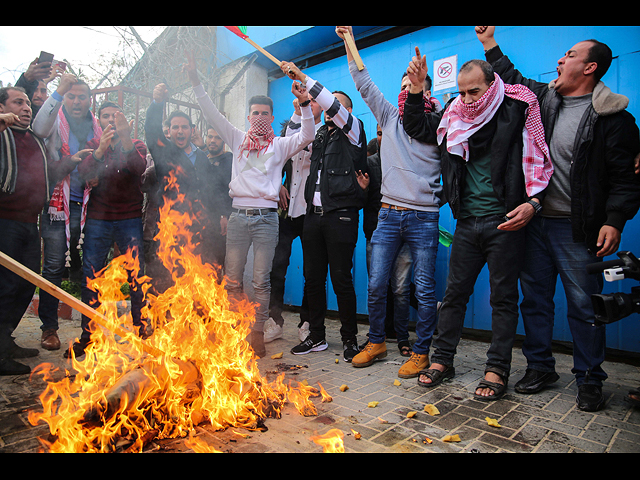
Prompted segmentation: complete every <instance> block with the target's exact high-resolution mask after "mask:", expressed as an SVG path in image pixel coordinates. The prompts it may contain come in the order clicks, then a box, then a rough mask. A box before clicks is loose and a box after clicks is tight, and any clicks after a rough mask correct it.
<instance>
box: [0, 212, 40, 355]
mask: <svg viewBox="0 0 640 480" xmlns="http://www.w3.org/2000/svg"><path fill="white" fill-rule="evenodd" d="M0 231H2V235H0V251H1V252H2V253H4V254H6V255H8V256H9V257H11V258H13V259H14V260H15V261H17V262H18V263H21V264H22V265H24V266H25V267H27V268H29V269H30V270H32V271H34V272H35V273H37V274H40V252H41V250H40V233H39V232H38V225H37V224H35V223H22V222H16V221H13V220H3V219H0ZM35 291H36V287H35V285H33V284H32V283H30V282H28V281H27V280H23V279H22V278H21V277H19V276H18V275H16V274H15V273H13V272H11V271H9V270H7V269H6V268H4V267H2V266H0V358H6V353H7V352H8V350H9V349H10V348H11V347H12V345H13V339H12V338H11V335H13V331H14V330H15V329H16V327H17V326H18V324H19V323H20V320H22V317H23V316H24V314H25V313H26V311H27V309H28V308H29V303H31V299H32V298H33V294H34V293H35Z"/></svg>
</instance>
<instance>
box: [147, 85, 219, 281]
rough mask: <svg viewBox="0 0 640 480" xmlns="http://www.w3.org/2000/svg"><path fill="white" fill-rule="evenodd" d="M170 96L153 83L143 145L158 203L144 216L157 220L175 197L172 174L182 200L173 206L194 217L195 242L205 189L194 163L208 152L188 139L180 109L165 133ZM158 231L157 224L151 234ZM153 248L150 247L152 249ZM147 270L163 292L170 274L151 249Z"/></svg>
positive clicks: (186, 120)
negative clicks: (151, 166) (151, 164)
mask: <svg viewBox="0 0 640 480" xmlns="http://www.w3.org/2000/svg"><path fill="white" fill-rule="evenodd" d="M168 99H169V90H168V88H167V86H166V85H165V84H164V83H161V84H158V85H156V87H155V88H154V90H153V102H152V103H151V105H150V106H149V109H148V110H147V118H146V121H145V135H146V144H147V148H148V149H149V152H150V153H151V156H152V157H153V162H154V165H155V174H156V178H157V179H158V183H157V187H158V190H157V193H158V205H157V209H155V211H154V212H148V213H147V215H151V216H154V217H155V221H154V223H155V224H156V225H157V223H158V220H159V218H158V214H159V209H160V208H162V206H163V205H164V204H165V202H166V201H167V200H168V199H170V200H176V199H177V197H178V192H176V191H166V187H167V185H168V184H169V181H170V178H171V176H172V175H173V176H175V178H176V183H177V184H178V188H179V193H180V195H184V196H185V200H184V201H183V202H180V203H179V204H176V205H174V207H173V208H176V209H180V210H181V211H183V212H188V213H189V215H190V216H191V218H192V220H193V226H192V227H191V233H192V235H193V242H194V243H195V244H199V243H201V234H202V225H201V224H200V222H199V221H198V219H199V218H201V217H202V215H203V214H204V213H205V207H204V200H203V198H204V192H205V190H206V188H207V186H206V184H204V183H203V181H202V179H201V178H200V174H199V172H198V169H197V167H196V165H199V164H202V163H205V162H208V159H207V154H206V153H205V152H203V151H202V150H200V149H199V148H197V147H196V146H195V145H194V144H193V143H192V141H191V136H192V134H193V126H192V123H191V119H190V118H189V116H188V115H187V114H186V113H184V112H182V111H179V110H176V111H174V112H172V113H170V114H169V117H168V118H167V122H166V123H167V125H168V132H167V134H166V135H165V131H164V128H163V115H164V109H165V104H166V102H167V100H168ZM156 233H157V227H156V229H155V231H154V234H153V237H155V234H156ZM152 250H153V248H152ZM150 257H151V259H150V262H149V263H150V267H151V268H150V269H148V271H147V275H148V276H149V277H151V279H152V288H153V289H154V290H155V293H161V292H163V291H165V290H166V289H167V288H168V287H169V286H170V285H171V282H172V280H171V274H170V273H169V271H168V270H167V269H166V268H165V267H164V266H163V265H162V262H161V261H160V260H159V259H158V258H157V256H156V255H155V254H154V252H153V251H151V254H150Z"/></svg>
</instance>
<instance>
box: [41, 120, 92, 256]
mask: <svg viewBox="0 0 640 480" xmlns="http://www.w3.org/2000/svg"><path fill="white" fill-rule="evenodd" d="M89 115H91V120H92V123H93V136H94V138H98V139H99V138H100V137H101V136H102V128H100V124H99V123H98V121H97V120H96V118H95V117H94V116H93V115H92V114H89ZM58 131H59V132H60V139H61V140H62V147H61V148H60V158H62V157H65V156H68V155H71V149H70V147H69V136H70V133H71V127H70V126H69V121H68V120H67V117H66V115H65V114H64V111H63V108H61V109H60V112H59V113H58ZM80 147H82V145H81V146H80ZM70 191H71V175H67V177H66V178H64V179H63V180H62V181H61V182H59V183H58V184H57V185H56V188H55V189H54V191H53V195H52V196H51V201H50V202H49V216H50V217H51V220H52V221H54V220H64V222H65V233H66V237H67V252H66V253H65V257H66V263H65V267H66V268H69V267H71V228H70V219H69V215H70V212H69V200H70V198H71V195H70ZM90 193H91V187H90V186H89V185H88V184H85V188H84V194H83V197H82V215H81V217H80V240H79V241H78V250H80V249H81V248H82V244H83V243H84V225H85V223H86V221H87V204H88V203H89V196H90Z"/></svg>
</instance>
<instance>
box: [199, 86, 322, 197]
mask: <svg viewBox="0 0 640 480" xmlns="http://www.w3.org/2000/svg"><path fill="white" fill-rule="evenodd" d="M193 92H194V93H195V94H196V98H197V100H198V103H199V104H200V108H202V113H203V114H204V117H205V119H206V120H207V122H209V125H211V127H213V128H214V129H215V130H216V132H218V135H220V137H221V138H222V139H223V140H224V142H225V143H226V144H227V145H228V146H229V148H230V149H231V152H232V153H233V168H232V171H231V183H230V184H229V195H230V196H231V198H233V208H237V209H256V208H278V199H279V195H280V188H281V187H282V168H283V167H284V164H285V162H286V161H287V160H288V159H289V158H291V157H293V156H294V155H296V154H297V153H299V152H300V151H301V150H303V149H304V148H305V147H306V146H307V145H309V144H310V143H312V142H313V141H314V139H315V132H316V130H315V122H314V119H313V112H312V110H311V107H310V106H307V107H304V108H302V109H301V111H302V129H301V130H300V132H299V133H296V134H295V135H292V136H290V137H275V138H274V140H273V142H272V143H271V145H269V148H267V149H266V150H263V151H261V152H260V155H259V156H257V155H256V153H257V152H255V151H252V152H244V153H241V152H240V147H241V146H242V142H243V140H244V138H245V135H246V132H243V131H242V130H239V129H237V128H236V127H234V126H233V125H232V124H231V123H230V122H229V121H228V120H227V119H226V118H225V117H224V116H223V115H222V114H221V113H220V112H219V111H218V109H217V108H216V106H215V105H214V103H213V101H212V100H211V98H210V97H209V95H208V94H207V93H206V91H205V90H204V87H203V86H202V85H198V86H197V87H194V88H193Z"/></svg>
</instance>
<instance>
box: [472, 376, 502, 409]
mask: <svg viewBox="0 0 640 480" xmlns="http://www.w3.org/2000/svg"><path fill="white" fill-rule="evenodd" d="M487 373H495V374H496V375H498V376H499V377H500V378H501V379H502V381H503V382H504V385H502V384H500V383H494V382H490V381H488V380H485V379H484V378H483V379H482V380H481V381H480V383H479V384H478V386H477V387H476V392H477V391H478V390H480V389H483V388H489V389H491V390H492V391H493V395H490V396H488V397H485V396H482V395H478V394H475V395H474V396H473V398H474V399H475V400H477V401H479V402H496V401H498V400H500V399H501V398H502V397H504V396H505V394H506V393H507V386H508V385H509V377H508V376H507V374H506V372H504V371H503V370H500V369H498V368H487V370H486V371H485V372H484V374H485V376H486V375H487Z"/></svg>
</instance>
